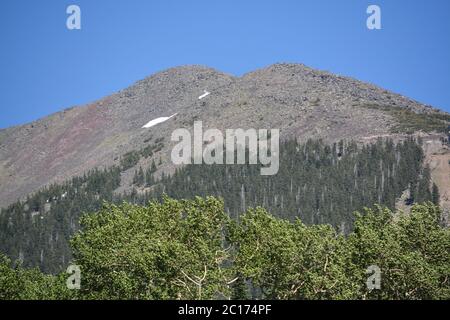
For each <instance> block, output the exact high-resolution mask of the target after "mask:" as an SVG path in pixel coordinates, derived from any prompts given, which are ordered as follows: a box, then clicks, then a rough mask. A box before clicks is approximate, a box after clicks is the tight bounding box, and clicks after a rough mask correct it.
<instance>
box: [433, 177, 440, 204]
mask: <svg viewBox="0 0 450 320" xmlns="http://www.w3.org/2000/svg"><path fill="white" fill-rule="evenodd" d="M439 200H440V194H439V188H438V186H437V185H436V184H435V183H433V188H432V191H431V201H432V202H433V203H434V204H435V205H437V206H438V205H439Z"/></svg>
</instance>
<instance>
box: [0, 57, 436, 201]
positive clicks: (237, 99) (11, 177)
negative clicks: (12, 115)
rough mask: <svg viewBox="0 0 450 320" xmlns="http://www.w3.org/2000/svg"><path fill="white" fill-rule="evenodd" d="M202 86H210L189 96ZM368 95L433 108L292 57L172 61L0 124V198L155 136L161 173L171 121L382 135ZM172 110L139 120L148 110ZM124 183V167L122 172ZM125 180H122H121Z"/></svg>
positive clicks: (381, 121) (102, 162) (175, 124)
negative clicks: (95, 95) (230, 70)
mask: <svg viewBox="0 0 450 320" xmlns="http://www.w3.org/2000/svg"><path fill="white" fill-rule="evenodd" d="M204 90H207V91H208V92H209V93H210V94H209V95H208V96H206V97H204V98H203V99H199V96H201V95H202V94H203V93H204ZM369 104H377V105H383V106H393V107H398V108H404V109H408V110H410V111H413V112H415V113H439V111H437V110H435V109H432V108H431V107H429V106H425V105H422V104H420V103H417V102H415V101H412V100H410V99H408V98H406V97H403V96H400V95H397V94H394V93H391V92H388V91H386V90H383V89H380V88H378V87H375V86H373V85H369V84H366V83H362V82H359V81H357V80H354V79H350V78H346V77H341V76H336V75H333V74H330V73H327V72H321V71H317V70H313V69H311V68H308V67H306V66H304V65H299V64H276V65H272V66H269V67H267V68H265V69H261V70H257V71H255V72H251V73H248V74H246V75H244V76H242V77H233V76H231V75H227V74H224V73H221V72H218V71H216V70H213V69H211V68H206V67H202V66H182V67H178V68H172V69H169V70H166V71H163V72H160V73H157V74H155V75H153V76H151V77H148V78H146V79H144V80H141V81H139V82H137V83H136V84H134V85H133V86H131V87H129V88H127V89H125V90H123V91H120V92H118V93H116V94H113V95H111V96H108V97H105V98H103V99H101V100H99V101H96V102H93V103H91V104H89V105H85V106H80V107H74V108H71V109H67V110H65V111H62V112H58V113H56V114H53V115H51V116H48V117H46V118H43V119H41V120H38V121H35V122H33V123H30V124H26V125H22V126H17V127H12V128H8V129H4V130H0V207H3V206H6V205H7V204H9V203H11V202H13V201H15V200H17V199H19V198H21V197H24V196H26V195H27V194H29V193H32V192H34V191H36V190H38V189H39V188H41V187H43V186H45V185H48V184H50V183H54V182H62V181H64V180H66V179H68V178H70V177H72V176H77V175H82V174H83V173H84V172H86V171H87V170H89V169H92V168H95V167H108V166H111V165H114V164H117V163H118V161H119V160H120V157H121V156H122V155H124V154H125V153H127V152H129V151H133V150H138V149H141V148H142V147H144V146H145V145H146V144H148V143H151V142H152V141H155V140H157V139H161V140H162V141H163V142H164V147H163V148H162V150H160V151H159V152H158V154H156V155H154V158H156V159H159V158H161V159H162V160H163V162H164V165H163V168H164V170H167V171H168V172H170V171H171V170H173V165H172V164H171V163H170V160H169V155H170V150H171V147H172V146H173V143H171V142H170V136H171V133H172V131H173V130H175V129H176V128H191V127H192V125H193V122H194V121H196V120H202V121H203V125H204V127H205V128H208V127H213V128H218V129H221V130H224V129H236V128H243V129H245V128H265V129H271V128H277V129H280V130H281V134H282V138H292V137H295V138H298V139H302V140H306V139H308V138H322V139H324V140H327V141H336V140H338V139H360V138H363V137H370V136H379V135H384V134H389V132H390V129H391V127H392V126H393V125H395V123H396V122H395V119H393V118H392V116H391V115H390V114H389V113H387V112H384V111H383V110H377V109H370V108H366V107H364V106H365V105H369ZM173 114H177V115H176V116H175V117H173V118H172V119H170V120H168V121H166V122H164V123H161V124H159V125H157V126H155V127H152V128H149V129H144V128H142V126H144V125H145V124H146V123H147V122H149V121H150V120H152V119H156V118H158V117H167V116H171V115H173ZM123 181H124V184H125V185H126V184H127V183H128V182H127V181H129V174H128V175H127V173H126V172H125V173H124V179H123ZM125 187H126V186H124V188H125Z"/></svg>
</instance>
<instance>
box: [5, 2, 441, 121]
mask: <svg viewBox="0 0 450 320" xmlns="http://www.w3.org/2000/svg"><path fill="white" fill-rule="evenodd" d="M70 4H76V5H79V6H80V8H81V12H82V29H81V30H79V31H78V30H75V31H69V30H68V29H67V28H66V19H67V16H68V15H67V14H66V8H67V6H68V5H70ZM369 4H377V5H379V6H380V7H381V10H382V28H383V29H382V30H379V31H378V30H375V31H370V30H368V29H367V28H366V19H367V16H368V15H367V14H366V8H367V6H368V5H369ZM0 41H1V50H0V87H1V90H0V110H1V116H0V128H4V127H8V126H12V125H16V124H22V123H26V122H29V121H32V120H35V119H37V118H40V117H43V116H46V115H48V114H50V113H53V112H56V111H59V110H62V109H64V108H67V107H70V106H74V105H80V104H84V103H87V102H91V101H93V100H96V99H99V98H101V97H103V96H105V95H108V94H111V93H113V92H115V91H118V90H120V89H123V88H125V87H127V86H129V85H131V84H132V83H134V82H135V81H137V80H140V79H142V78H144V77H146V76H148V75H150V74H153V73H155V72H157V71H160V70H163V69H165V68H168V67H173V66H177V65H184V64H203V65H208V66H211V67H214V68H217V69H219V70H221V71H225V72H227V73H231V74H234V75H241V74H243V73H246V72H248V71H251V70H254V69H257V68H260V67H264V66H267V65H270V64H272V63H275V62H300V63H304V64H306V65H309V66H311V67H315V68H319V69H322V70H328V71H331V72H334V73H338V74H342V75H348V76H352V77H355V78H358V79H360V80H364V81H368V82H371V83H374V84H377V85H379V86H382V87H385V88H387V89H390V90H393V91H395V92H398V93H401V94H404V95H406V96H409V97H412V98H414V99H416V100H418V101H420V102H423V103H427V104H431V105H433V106H436V107H439V108H441V109H444V110H447V111H450V86H449V84H450V44H449V42H450V1H448V0H416V1H414V0H387V1H381V0H372V1H365V0H340V1H336V0H307V1H301V0H292V1H287V0H272V1H264V0H255V1H250V0H246V1H244V0H221V1H218V0H214V1H212V0H207V1H196V0H190V1H186V0H183V1H181V0H180V1H174V0H164V1H162V0H161V1H157V0H148V1H144V0H108V1H107V0H70V1H65V0H53V1H52V0H40V1H23V0H3V1H1V2H0Z"/></svg>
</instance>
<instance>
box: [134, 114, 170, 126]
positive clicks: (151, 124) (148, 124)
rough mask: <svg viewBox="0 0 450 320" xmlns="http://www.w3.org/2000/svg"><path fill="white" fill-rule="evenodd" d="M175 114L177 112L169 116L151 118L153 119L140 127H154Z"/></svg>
mask: <svg viewBox="0 0 450 320" xmlns="http://www.w3.org/2000/svg"><path fill="white" fill-rule="evenodd" d="M177 114H178V113H175V114H173V115H171V116H170V117H160V118H156V119H153V120H151V121H149V122H148V123H147V124H146V125H144V126H143V127H142V128H144V129H148V128H151V127H154V126H156V125H157V124H160V123H163V122H165V121H167V120H169V119H170V118H173V117H175V116H176V115H177Z"/></svg>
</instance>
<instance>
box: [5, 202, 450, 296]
mask: <svg viewBox="0 0 450 320" xmlns="http://www.w3.org/2000/svg"><path fill="white" fill-rule="evenodd" d="M440 216H441V212H440V209H439V208H438V207H436V206H435V205H433V204H432V203H425V204H421V205H415V206H414V207H413V208H412V210H411V212H410V213H408V214H404V213H401V212H397V213H393V212H392V211H391V210H389V209H386V208H383V207H376V208H375V209H366V210H365V211H364V212H362V213H356V217H355V224H354V228H353V231H352V232H351V233H349V234H347V235H344V234H342V233H340V232H338V231H336V229H335V228H333V227H332V226H331V225H312V226H307V225H305V224H303V223H302V222H301V221H300V220H299V219H296V220H295V221H289V220H284V219H279V218H276V217H274V216H272V215H271V214H270V213H268V212H267V211H266V210H265V209H263V208H260V207H258V208H255V209H248V210H247V211H246V212H245V213H244V214H242V215H240V218H239V219H238V220H236V219H230V218H229V216H228V214H226V213H225V211H224V204H223V202H222V200H220V199H217V198H214V197H206V198H200V197H196V198H195V199H192V200H174V199H171V198H169V197H167V196H164V197H163V201H162V202H156V201H154V202H150V203H149V204H148V205H147V206H140V205H134V204H129V203H123V204H121V205H113V204H106V203H105V204H104V206H103V208H102V209H101V210H100V211H99V212H97V213H91V214H85V215H84V216H83V217H82V218H81V221H80V223H81V226H82V228H81V230H80V231H79V232H77V234H76V235H75V236H74V237H73V238H72V240H71V247H72V250H73V257H74V260H73V264H76V265H78V266H80V268H81V289H80V290H68V289H67V288H66V286H65V285H66V283H65V279H67V277H68V275H67V274H64V273H62V274H60V275H57V276H48V275H43V274H41V273H40V272H39V271H37V270H24V269H22V268H21V267H20V266H13V265H12V264H11V262H10V261H9V260H7V259H6V258H2V260H1V262H0V270H1V272H0V297H1V298H2V299H245V298H251V299H450V282H449V277H450V254H449V252H450V230H449V229H448V228H445V227H443V226H441V224H440V221H441V220H440V219H441V217H440ZM373 265H375V266H377V267H378V268H379V269H380V270H381V288H380V289H374V290H371V289H368V287H367V285H366V282H367V279H368V276H369V275H368V274H366V270H367V269H368V267H369V266H373Z"/></svg>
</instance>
